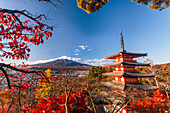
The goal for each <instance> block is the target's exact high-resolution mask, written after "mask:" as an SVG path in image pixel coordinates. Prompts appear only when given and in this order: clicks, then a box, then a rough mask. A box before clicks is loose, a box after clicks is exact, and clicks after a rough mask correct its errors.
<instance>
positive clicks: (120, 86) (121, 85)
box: [102, 81, 157, 91]
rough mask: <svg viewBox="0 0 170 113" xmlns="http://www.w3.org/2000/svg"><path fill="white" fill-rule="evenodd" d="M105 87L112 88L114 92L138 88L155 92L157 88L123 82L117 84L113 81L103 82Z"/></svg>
mask: <svg viewBox="0 0 170 113" xmlns="http://www.w3.org/2000/svg"><path fill="white" fill-rule="evenodd" d="M102 84H103V85H104V86H107V87H110V88H112V89H114V90H119V91H126V89H128V87H132V88H133V87H134V88H137V89H138V90H153V89H156V88H157V87H156V86H150V85H145V84H142V83H122V82H117V81H114V82H113V81H111V82H102Z"/></svg>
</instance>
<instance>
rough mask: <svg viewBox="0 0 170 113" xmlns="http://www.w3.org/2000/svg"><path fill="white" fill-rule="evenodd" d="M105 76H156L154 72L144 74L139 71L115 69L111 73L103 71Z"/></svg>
mask: <svg viewBox="0 0 170 113" xmlns="http://www.w3.org/2000/svg"><path fill="white" fill-rule="evenodd" d="M103 76H114V77H122V76H123V77H139V78H140V77H154V74H153V73H152V74H144V73H139V72H125V71H113V72H111V73H103Z"/></svg>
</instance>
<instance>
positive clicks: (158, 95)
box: [129, 89, 170, 113]
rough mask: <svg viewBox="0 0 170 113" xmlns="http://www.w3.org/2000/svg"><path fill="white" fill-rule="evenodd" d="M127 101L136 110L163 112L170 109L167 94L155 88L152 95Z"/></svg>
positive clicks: (146, 112)
mask: <svg viewBox="0 0 170 113" xmlns="http://www.w3.org/2000/svg"><path fill="white" fill-rule="evenodd" d="M129 103H130V106H131V107H132V108H133V109H134V110H136V111H137V112H145V113H150V112H152V113H158V112H159V113H160V112H161V113H164V112H168V111H169V109H170V100H169V96H168V95H167V94H166V93H165V92H162V91H161V90H160V89H156V91H155V92H153V95H152V96H146V97H145V98H142V99H137V100H133V101H130V102H129Z"/></svg>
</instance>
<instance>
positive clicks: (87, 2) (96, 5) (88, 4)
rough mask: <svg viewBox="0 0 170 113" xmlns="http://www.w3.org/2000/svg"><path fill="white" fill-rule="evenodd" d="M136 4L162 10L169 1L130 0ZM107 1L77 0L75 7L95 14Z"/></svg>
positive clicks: (167, 5)
mask: <svg viewBox="0 0 170 113" xmlns="http://www.w3.org/2000/svg"><path fill="white" fill-rule="evenodd" d="M131 1H132V2H137V4H142V5H148V6H149V7H150V8H152V9H153V10H162V9H165V8H167V7H169V4H170V0H131ZM107 2H109V0H77V6H78V7H79V8H81V9H83V10H84V11H86V12H87V13H88V14H89V13H91V12H97V11H99V9H100V8H101V7H102V6H104V5H105V4H106V3H107Z"/></svg>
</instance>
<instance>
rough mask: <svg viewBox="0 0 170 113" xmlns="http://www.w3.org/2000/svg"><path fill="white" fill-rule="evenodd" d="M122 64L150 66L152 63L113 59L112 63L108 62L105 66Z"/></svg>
mask: <svg viewBox="0 0 170 113" xmlns="http://www.w3.org/2000/svg"><path fill="white" fill-rule="evenodd" d="M121 64H122V65H134V66H149V65H150V63H141V62H128V61H119V62H116V61H113V63H111V64H106V65H105V66H104V67H115V66H121Z"/></svg>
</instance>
